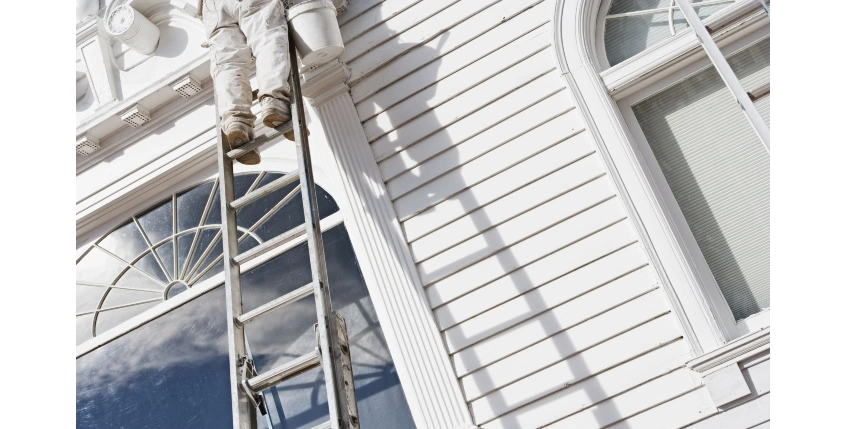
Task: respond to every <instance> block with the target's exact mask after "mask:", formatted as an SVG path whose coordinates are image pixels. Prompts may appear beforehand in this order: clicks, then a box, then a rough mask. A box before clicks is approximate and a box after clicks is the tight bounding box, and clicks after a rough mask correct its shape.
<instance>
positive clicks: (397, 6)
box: [338, 0, 420, 44]
mask: <svg viewBox="0 0 859 429" xmlns="http://www.w3.org/2000/svg"><path fill="white" fill-rule="evenodd" d="M419 1H420V0H387V1H378V0H372V1H371V2H366V1H365V2H363V3H364V4H363V5H361V6H364V8H363V9H362V13H361V14H359V15H356V16H354V17H353V19H350V20H349V21H348V22H347V23H345V24H343V17H340V18H339V19H338V20H339V21H340V23H341V24H340V37H342V38H343V43H346V44H348V43H349V42H351V41H353V40H355V38H356V37H358V36H361V35H363V34H364V33H366V32H368V31H370V30H372V29H374V28H376V27H378V26H380V25H385V23H386V22H387V21H388V20H389V19H391V18H393V17H395V16H397V15H399V14H400V13H401V12H403V11H404V10H407V9H408V8H409V7H411V6H414V5H415V4H417V3H418V2H419ZM373 2H375V4H373V5H372V6H370V7H366V5H369V4H372V3H373ZM355 6H356V5H355V4H354V3H350V4H349V9H347V10H348V11H349V12H351V11H352V8H354V7H355ZM361 6H358V7H361Z"/></svg>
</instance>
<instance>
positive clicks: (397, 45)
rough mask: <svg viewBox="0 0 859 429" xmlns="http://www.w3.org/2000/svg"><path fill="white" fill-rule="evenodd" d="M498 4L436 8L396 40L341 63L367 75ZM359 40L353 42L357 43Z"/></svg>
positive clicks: (489, 0)
mask: <svg viewBox="0 0 859 429" xmlns="http://www.w3.org/2000/svg"><path fill="white" fill-rule="evenodd" d="M447 1H448V0H433V2H438V3H446V2H447ZM499 1H500V0H465V1H462V0H459V1H457V2H455V3H453V4H451V5H450V6H448V7H445V8H443V9H440V10H439V11H438V12H437V13H435V14H433V15H432V16H429V17H427V18H426V19H424V20H423V21H421V22H420V23H417V24H415V25H414V26H413V27H410V28H408V29H407V30H406V31H401V32H399V33H398V34H397V37H396V38H394V39H390V40H387V41H385V42H384V43H381V44H377V45H374V46H373V48H372V49H371V50H369V51H367V54H365V55H362V56H360V57H357V58H356V57H352V56H349V57H347V58H346V60H345V61H346V62H347V63H349V64H350V66H354V68H355V70H357V71H358V73H360V74H367V73H369V72H372V71H373V69H374V68H378V67H380V66H383V65H385V64H387V63H388V62H390V61H391V60H393V59H394V58H396V57H398V56H400V55H403V54H404V53H406V52H408V51H409V50H411V49H414V48H415V47H416V46H422V45H424V44H425V43H426V42H428V41H429V40H432V39H433V38H435V37H436V36H438V35H439V34H441V33H443V32H445V31H447V30H448V29H449V28H451V27H453V26H455V25H457V24H459V23H461V22H463V21H465V20H467V19H468V18H470V17H472V16H474V15H476V14H478V13H480V12H481V11H482V10H484V9H486V8H488V7H490V6H492V5H493V4H496V3H498V2H499ZM422 3H427V2H426V1H424V2H421V3H418V4H417V5H415V6H413V7H412V8H410V9H409V10H411V9H414V8H417V7H420V5H421V4H422ZM409 10H407V11H405V12H403V14H402V15H407V14H408V13H409ZM395 19H396V18H394V19H392V20H391V21H394V20H395ZM372 32H373V30H371V31H369V32H367V33H366V34H370V33H372ZM361 37H363V36H361ZM361 37H359V38H358V39H356V40H359V39H360V38H361ZM344 56H345V55H344Z"/></svg>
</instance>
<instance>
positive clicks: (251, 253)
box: [233, 223, 307, 265]
mask: <svg viewBox="0 0 859 429" xmlns="http://www.w3.org/2000/svg"><path fill="white" fill-rule="evenodd" d="M306 231H307V230H306V227H305V226H304V224H303V223H302V224H301V225H298V226H296V227H295V228H292V229H290V230H289V231H286V232H284V233H283V234H280V235H278V236H277V237H274V238H272V239H271V240H268V241H266V242H264V243H262V244H260V245H259V246H257V247H254V248H253V249H250V250H248V251H246V252H244V253H242V254H239V255H238V256H236V257H235V258H233V261H234V262H235V263H236V264H239V265H241V264H244V263H245V262H247V261H250V260H251V259H253V258H254V257H256V256H258V255H261V254H263V253H265V252H268V251H269V250H271V249H274V248H275V247H277V246H280V245H281V244H283V243H286V242H287V241H291V240H294V239H296V238H298V237H301V236H302V235H304V234H305V233H306Z"/></svg>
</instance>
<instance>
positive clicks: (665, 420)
mask: <svg viewBox="0 0 859 429" xmlns="http://www.w3.org/2000/svg"><path fill="white" fill-rule="evenodd" d="M653 384H655V383H653ZM647 387H650V386H647ZM671 387H673V386H671ZM669 388H670V387H669V386H665V387H664V388H663V392H659V393H657V394H658V395H660V396H662V395H664V392H668V391H669ZM621 398H622V397H621ZM619 399H620V398H619ZM641 399H643V398H640V399H638V400H636V401H632V400H630V401H628V402H630V403H629V404H628V406H627V407H623V406H624V405H627V404H616V406H617V407H618V408H620V411H621V413H619V414H620V415H621V416H629V415H631V416H632V417H628V418H626V419H625V420H623V421H621V422H618V424H616V425H614V426H612V427H613V428H617V429H622V428H626V429H633V428H653V429H676V428H679V427H682V426H684V425H686V424H688V423H690V422H692V421H695V420H696V419H698V418H700V417H701V416H702V415H707V414H710V413H713V412H714V411H716V410H715V407H714V406H713V399H712V398H710V394H709V393H707V389H705V388H703V387H700V388H697V389H694V390H692V391H690V392H688V393H685V394H683V395H681V396H679V397H677V398H674V399H672V400H670V401H668V402H665V403H663V404H659V405H656V406H653V407H652V408H650V409H647V410H645V411H643V412H641V413H640V414H633V413H634V410H635V409H636V408H637V407H640V405H638V404H637V402H638V401H640V400H641ZM650 401H652V399H651V400H650ZM650 401H641V403H647V402H650ZM613 402H614V401H613ZM617 402H620V401H619V400H618V401H617ZM570 420H572V419H570ZM618 420H620V419H618ZM549 427H551V428H552V429H559V428H576V429H578V428H580V427H581V426H579V425H577V424H575V423H573V422H572V421H564V422H563V423H561V424H558V425H552V426H549ZM744 428H745V427H744ZM726 429H727V428H726Z"/></svg>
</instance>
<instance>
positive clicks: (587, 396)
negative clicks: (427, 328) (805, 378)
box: [341, 0, 768, 428]
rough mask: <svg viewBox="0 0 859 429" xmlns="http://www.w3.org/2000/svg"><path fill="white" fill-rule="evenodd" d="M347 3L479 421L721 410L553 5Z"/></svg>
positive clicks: (384, 164) (563, 422) (654, 422)
mask: <svg viewBox="0 0 859 429" xmlns="http://www.w3.org/2000/svg"><path fill="white" fill-rule="evenodd" d="M353 8H354V9H353V10H356V12H355V15H354V16H344V17H342V18H341V24H342V29H343V34H344V40H345V41H346V54H345V55H344V58H342V59H344V60H345V62H346V63H347V64H348V65H349V66H350V67H351V68H352V77H351V79H350V82H349V83H350V85H351V87H352V92H351V95H352V99H353V101H354V102H355V106H356V110H357V112H358V116H359V118H360V119H361V121H362V123H363V126H364V131H365V134H366V137H367V140H368V141H369V142H370V145H371V148H372V151H373V154H374V155H375V156H376V160H377V162H378V165H379V169H380V172H381V175H382V177H383V179H384V180H385V183H386V186H387V189H388V192H389V194H390V197H391V199H392V201H393V206H394V209H395V211H396V214H397V217H398V220H399V222H400V225H401V227H402V229H403V233H404V235H405V237H406V240H407V242H408V243H409V246H410V250H411V253H412V257H413V259H414V261H415V263H416V267H417V269H418V272H419V274H420V277H421V280H422V282H423V285H424V287H425V290H426V293H427V297H428V300H429V303H430V305H431V307H432V308H433V312H434V314H435V316H436V320H437V323H438V326H439V330H440V332H441V333H442V336H443V339H444V341H445V344H446V346H447V349H448V352H449V354H450V356H451V359H452V362H453V365H454V370H455V372H456V374H457V377H458V378H459V379H460V382H461V384H462V388H463V392H464V394H465V398H466V399H467V401H468V402H469V404H470V406H471V410H472V413H473V416H474V419H475V423H476V424H478V425H480V426H481V427H483V428H536V427H544V426H546V425H549V427H559V428H560V427H570V428H582V427H588V428H589V427H594V428H597V427H605V426H608V425H617V426H619V427H631V428H651V427H666V428H668V427H681V426H684V425H688V424H690V423H693V422H695V421H698V420H700V419H701V418H703V417H705V416H708V415H713V414H714V413H716V412H717V409H716V408H715V406H714V405H713V401H712V400H711V399H710V396H709V393H708V391H707V390H706V389H705V388H703V384H702V381H701V378H700V376H699V375H698V374H697V373H695V372H694V371H692V370H690V369H687V368H686V366H685V363H686V362H687V361H689V360H691V359H692V358H693V357H694V355H693V354H692V352H691V351H690V346H689V344H688V343H687V342H686V341H685V339H684V338H683V332H682V330H681V329H679V322H678V320H677V318H676V315H675V314H674V311H673V309H672V308H671V306H670V305H669V304H668V300H667V299H666V296H665V291H664V290H662V285H661V284H660V283H659V282H658V281H657V280H656V279H657V276H656V275H655V273H654V272H653V270H652V268H651V267H650V264H649V260H648V258H647V256H646V254H645V252H643V251H642V248H641V245H640V243H639V240H640V237H638V235H637V233H636V231H635V229H634V228H633V227H632V225H631V223H630V220H629V211H628V207H625V206H624V204H623V203H622V201H621V199H620V198H619V197H618V195H617V190H616V183H615V182H614V181H613V178H612V177H611V176H610V175H609V174H608V171H607V170H606V168H605V165H604V163H603V162H602V156H601V155H602V154H600V153H598V149H597V147H596V145H595V144H594V142H593V139H592V136H591V130H589V129H587V126H586V124H585V122H584V121H583V120H582V118H581V109H583V108H587V106H577V105H576V103H574V102H573V101H572V100H571V97H570V95H569V91H568V89H567V88H566V86H565V83H564V81H563V80H562V79H561V78H560V72H559V70H558V69H557V68H556V65H555V64H556V62H555V59H554V57H553V55H554V51H553V49H551V45H552V43H553V40H552V31H553V28H552V19H553V14H554V12H555V11H554V8H555V4H554V2H552V1H542V2H541V1H522V0H516V1H512V0H508V1H505V0H500V1H494V0H482V1H480V0H468V1H466V0H463V1H458V2H457V1H433V2H418V3H415V2H414V1H407V0H403V1H397V0H388V1H385V2H378V1H374V0H370V1H360V0H357V1H355V2H353ZM358 9H360V11H361V13H360V14H358V11H357V10H358ZM744 371H746V370H744ZM766 398H767V396H762V397H761V398H759V399H755V401H757V402H754V401H753V403H755V404H757V403H761V404H762V403H763V401H766V400H767V399H766ZM746 399H749V398H746ZM750 404H751V403H750ZM751 406H752V405H743V407H745V408H737V410H741V409H746V408H749V407H751ZM738 412H739V411H733V409H732V410H727V411H722V412H720V414H717V415H714V417H713V419H722V420H720V421H726V422H728V421H729V420H725V419H726V418H728V417H727V416H729V415H732V413H738ZM666 415H667V416H670V418H666ZM761 415H766V416H768V413H764V414H760V413H759V417H760V416H761ZM767 419H768V417H767ZM714 421H715V420H714ZM704 423H705V422H704V421H702V422H700V423H698V424H704ZM758 423H760V421H759V422H758ZM719 424H721V423H719ZM702 427H703V426H702ZM724 427H746V426H742V425H734V424H733V423H730V424H728V423H726V426H724Z"/></svg>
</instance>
